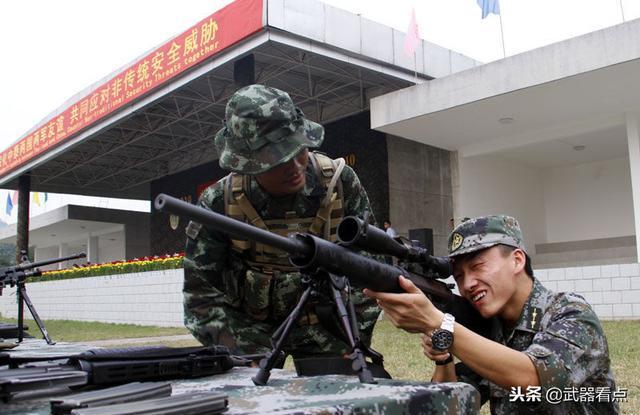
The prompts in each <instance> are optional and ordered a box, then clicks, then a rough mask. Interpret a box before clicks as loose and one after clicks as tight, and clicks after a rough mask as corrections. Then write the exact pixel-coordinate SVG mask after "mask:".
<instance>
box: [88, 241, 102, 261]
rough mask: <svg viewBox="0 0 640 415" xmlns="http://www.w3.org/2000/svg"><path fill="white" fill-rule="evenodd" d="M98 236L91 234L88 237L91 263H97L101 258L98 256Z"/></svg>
mask: <svg viewBox="0 0 640 415" xmlns="http://www.w3.org/2000/svg"><path fill="white" fill-rule="evenodd" d="M98 249H99V246H98V237H97V236H91V235H89V237H88V238H87V262H89V263H90V264H97V263H98V261H99V260H100V258H99V257H98Z"/></svg>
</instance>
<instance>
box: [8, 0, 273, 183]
mask: <svg viewBox="0 0 640 415" xmlns="http://www.w3.org/2000/svg"><path fill="white" fill-rule="evenodd" d="M262 3H263V0H236V1H235V2H233V3H231V4H229V5H228V6H226V7H224V8H223V9H221V10H219V11H217V12H216V13H214V14H213V15H211V16H209V17H207V18H206V19H204V20H202V21H200V22H199V23H198V24H196V25H194V26H193V27H191V28H189V29H188V30H187V31H185V32H184V33H182V34H181V35H179V36H177V37H175V38H173V39H172V40H170V41H168V42H167V43H165V44H164V45H162V46H161V47H159V48H158V49H156V50H155V51H153V52H151V53H149V54H148V55H146V56H145V57H143V58H141V59H139V60H138V61H137V62H136V63H134V64H133V65H131V66H130V67H128V68H127V69H125V70H124V71H123V72H121V73H120V74H118V75H116V76H114V77H113V78H111V79H110V80H109V81H107V82H105V83H104V84H102V85H101V86H99V87H98V88H96V89H94V90H93V91H92V92H90V93H89V94H88V95H86V96H85V97H84V98H82V99H80V100H79V101H77V102H76V103H74V104H73V105H71V106H70V107H68V108H67V109H66V110H64V111H63V112H62V113H61V114H59V115H57V116H55V117H54V118H52V119H51V120H49V121H48V122H47V123H46V124H44V125H43V126H41V127H40V128H38V129H37V130H36V131H34V132H32V133H30V134H29V135H27V136H26V137H24V138H22V139H21V140H20V141H18V142H17V143H16V144H14V145H13V146H11V147H9V148H8V149H7V150H5V151H3V152H2V154H0V176H3V175H5V174H7V173H9V172H10V171H12V170H14V169H15V168H17V167H18V166H21V165H22V164H24V163H26V162H27V161H29V160H31V159H32V158H34V157H35V156H37V155H39V154H40V153H42V152H44V151H46V150H48V149H50V148H52V147H53V146H55V145H57V144H60V143H61V142H63V141H64V140H65V139H67V138H69V137H71V136H72V135H74V134H75V133H77V132H78V131H80V130H83V129H85V128H86V127H88V126H90V125H91V124H93V123H95V122H96V121H98V120H100V119H102V118H104V117H105V116H107V115H109V114H111V113H113V112H114V111H116V110H117V109H119V108H122V107H123V106H124V105H126V104H128V103H130V102H132V101H133V100H135V99H136V98H138V97H140V96H142V95H144V94H147V93H149V92H151V91H152V90H154V89H155V88H157V87H158V86H160V85H162V84H163V83H165V82H166V81H168V80H170V79H172V78H174V77H176V76H177V75H179V74H180V73H182V72H184V71H186V70H187V69H189V68H191V67H193V66H194V65H197V64H199V63H200V62H202V61H204V60H205V59H207V58H209V57H211V56H213V55H215V54H216V53H218V52H220V51H222V50H224V49H226V48H227V47H229V46H231V45H233V44H234V43H236V42H238V41H239V40H241V39H243V38H245V37H247V36H249V35H251V34H253V33H255V32H257V31H258V30H260V29H262Z"/></svg>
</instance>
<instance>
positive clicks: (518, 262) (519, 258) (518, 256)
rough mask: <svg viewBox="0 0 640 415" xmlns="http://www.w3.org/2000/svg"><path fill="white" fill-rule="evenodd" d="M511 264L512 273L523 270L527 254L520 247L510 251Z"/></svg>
mask: <svg viewBox="0 0 640 415" xmlns="http://www.w3.org/2000/svg"><path fill="white" fill-rule="evenodd" d="M512 258H513V265H514V273H515V274H518V273H519V272H521V271H523V270H524V267H525V265H526V263H527V255H526V254H525V253H524V251H523V250H522V249H519V248H516V249H514V250H513V252H512Z"/></svg>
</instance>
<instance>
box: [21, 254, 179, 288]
mask: <svg viewBox="0 0 640 415" xmlns="http://www.w3.org/2000/svg"><path fill="white" fill-rule="evenodd" d="M183 257H184V253H179V254H173V255H168V254H167V255H162V256H158V255H156V256H152V257H143V258H134V259H131V260H128V261H113V262H108V263H105V264H87V265H83V266H76V267H73V268H67V269H61V270H53V271H45V272H43V273H42V276H39V277H32V278H29V279H28V281H29V282H38V281H52V280H66V279H71V278H85V277H98V276H101V275H115V274H129V273H132V272H145V271H157V270H163V269H175V268H182V259H183Z"/></svg>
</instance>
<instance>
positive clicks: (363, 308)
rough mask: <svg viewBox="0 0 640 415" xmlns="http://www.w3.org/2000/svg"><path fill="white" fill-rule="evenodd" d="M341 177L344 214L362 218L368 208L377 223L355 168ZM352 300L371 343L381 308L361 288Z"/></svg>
mask: <svg viewBox="0 0 640 415" xmlns="http://www.w3.org/2000/svg"><path fill="white" fill-rule="evenodd" d="M340 179H341V180H342V189H343V192H344V216H350V215H354V216H358V217H360V218H362V217H363V216H364V212H365V210H368V211H369V212H370V215H371V220H372V221H373V223H374V225H375V216H374V215H373V211H372V210H371V204H370V203H369V197H368V196H367V192H366V191H365V189H364V187H362V184H361V183H360V179H358V176H357V175H356V173H355V172H354V171H353V169H352V168H351V167H349V166H345V167H344V170H342V174H341V175H340ZM363 254H364V255H366V256H368V257H370V258H373V259H376V260H378V261H380V262H384V258H383V257H382V256H380V255H371V254H368V253H366V252H363ZM352 301H353V305H354V307H355V309H356V314H357V318H358V326H359V327H358V328H359V330H360V335H361V338H362V339H363V341H364V343H365V344H367V345H369V344H370V342H371V337H372V335H373V328H374V326H375V324H376V322H377V321H378V316H379V315H380V308H379V307H378V304H377V303H376V301H375V300H373V299H371V298H367V297H365V295H364V294H363V293H362V290H361V289H359V288H354V289H353V296H352Z"/></svg>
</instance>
